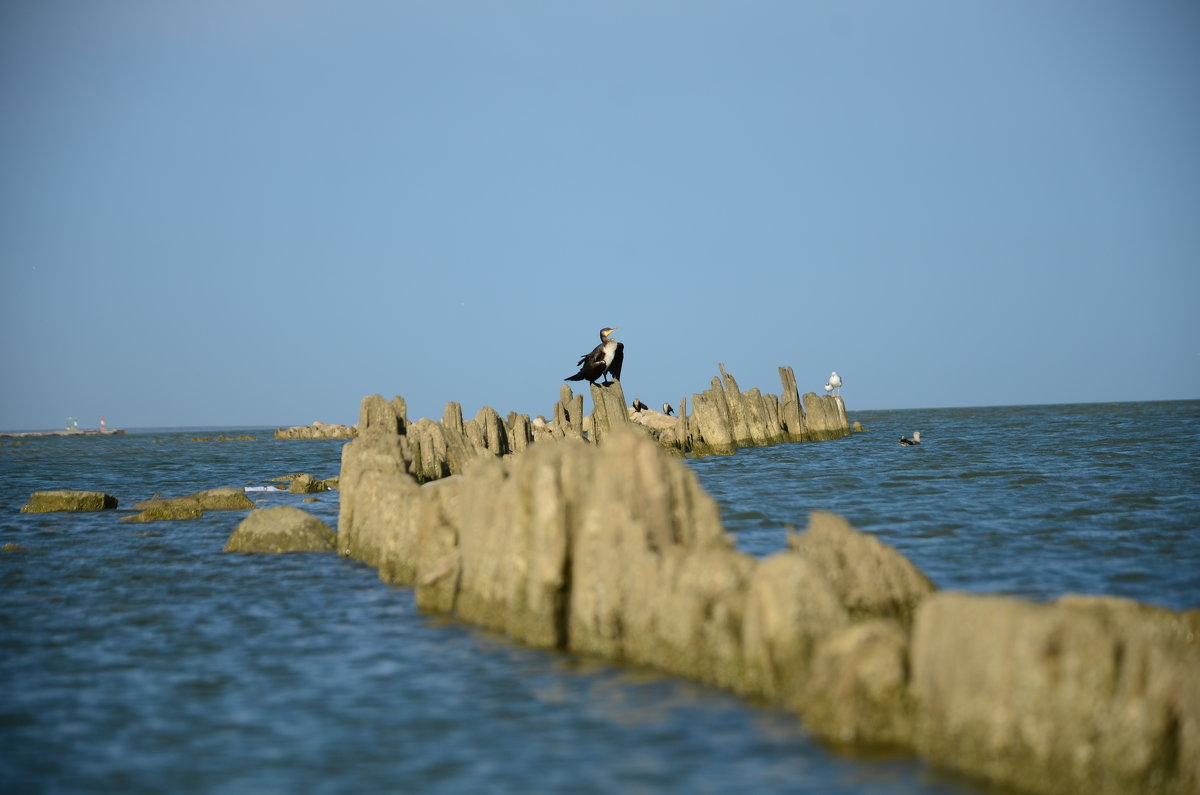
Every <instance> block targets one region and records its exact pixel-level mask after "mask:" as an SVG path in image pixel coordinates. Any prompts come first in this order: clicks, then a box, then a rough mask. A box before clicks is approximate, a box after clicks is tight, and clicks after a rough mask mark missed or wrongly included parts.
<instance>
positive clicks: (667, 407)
mask: <svg viewBox="0 0 1200 795" xmlns="http://www.w3.org/2000/svg"><path fill="white" fill-rule="evenodd" d="M673 411H674V409H672V408H671V404H670V403H664V404H663V414H666V415H667V416H668V417H670V416H671V414H672V412H673Z"/></svg>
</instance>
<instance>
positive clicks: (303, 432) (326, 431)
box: [275, 422, 356, 439]
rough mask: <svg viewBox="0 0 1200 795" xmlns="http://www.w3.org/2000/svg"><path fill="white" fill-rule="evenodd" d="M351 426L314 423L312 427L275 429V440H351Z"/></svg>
mask: <svg viewBox="0 0 1200 795" xmlns="http://www.w3.org/2000/svg"><path fill="white" fill-rule="evenodd" d="M355 433H356V430H355V428H354V426H353V425H336V424H334V425H330V424H328V423H325V422H314V423H313V424H312V425H293V426H292V427H291V428H276V429H275V438H276V439H353V438H354V435H355Z"/></svg>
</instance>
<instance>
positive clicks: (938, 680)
mask: <svg viewBox="0 0 1200 795" xmlns="http://www.w3.org/2000/svg"><path fill="white" fill-rule="evenodd" d="M722 370H723V368H722ZM722 375H723V376H724V377H725V379H724V380H722V381H720V382H718V381H717V379H714V385H713V390H711V391H710V393H706V395H705V397H704V398H703V400H702V401H701V400H697V401H695V402H694V405H695V406H698V405H699V404H700V403H701V402H703V401H709V402H710V405H711V404H712V403H715V402H716V401H717V400H718V399H719V398H720V396H719V395H717V394H716V392H717V390H718V389H719V391H720V392H721V393H724V400H725V402H726V405H729V403H730V400H729V398H730V394H731V391H732V390H730V389H729V388H728V387H729V384H730V383H731V382H732V379H730V378H729V377H728V374H727V373H724V371H723V372H722ZM785 383H786V382H785ZM592 394H593V398H594V399H595V401H596V408H595V410H594V411H593V414H592V415H591V418H590V422H591V425H590V430H589V431H588V432H587V435H588V439H587V440H586V441H585V440H584V438H583V433H584V431H583V426H582V419H581V418H580V414H581V405H582V397H581V396H575V395H569V394H568V393H566V392H564V395H563V397H564V399H563V400H561V401H560V404H559V406H558V407H556V419H555V423H554V425H555V426H556V428H554V429H551V431H550V432H549V433H550V436H551V438H550V440H548V441H545V442H539V443H536V444H533V443H531V442H533V440H534V438H536V437H534V435H533V431H532V430H530V431H529V432H528V433H527V434H526V435H525V436H523V437H522V436H520V435H518V437H517V438H524V440H525V449H524V451H523V452H522V453H521V454H520V455H505V453H506V451H507V450H508V449H511V448H505V447H504V444H505V443H506V441H507V443H509V444H511V441H510V440H509V437H508V435H507V434H508V432H509V429H510V427H512V426H513V425H515V426H516V427H517V428H518V429H521V428H523V427H526V426H525V425H524V424H523V423H522V422H521V421H520V420H517V421H516V422H515V423H514V422H511V421H510V423H505V422H503V421H501V420H500V418H499V417H498V416H493V415H494V412H492V413H491V414H489V413H487V412H486V411H481V415H479V416H477V418H476V421H475V423H474V425H475V426H476V428H475V430H471V429H470V426H469V425H468V423H467V422H462V423H461V430H460V427H459V423H460V421H461V414H459V415H458V416H457V417H456V416H455V414H456V412H455V411H453V410H451V408H449V407H448V411H447V418H446V419H444V420H443V422H442V423H432V422H431V421H429V420H423V421H420V422H417V423H411V424H409V423H407V421H406V420H405V419H404V403H403V401H402V400H401V399H399V398H397V399H394V400H393V401H392V402H390V403H389V402H387V401H385V400H384V399H383V398H382V397H380V396H378V395H372V396H368V397H367V398H365V399H364V400H363V404H362V407H361V412H360V419H359V425H358V437H357V438H356V439H355V440H354V441H353V442H351V443H349V444H347V445H346V446H345V448H343V455H342V470H341V474H340V483H341V489H342V491H341V501H340V510H339V515H338V532H337V535H336V543H337V548H338V552H339V553H340V554H342V555H344V556H348V557H352V558H355V559H357V560H360V561H362V562H364V563H367V564H368V565H371V566H373V567H375V568H376V569H377V570H378V571H379V574H380V577H381V578H382V579H384V580H385V581H387V582H390V583H394V584H397V585H406V586H411V587H413V588H414V589H415V594H416V600H417V604H418V606H419V607H420V608H421V609H422V610H425V611H428V612H432V613H440V614H449V615H454V616H456V617H458V618H460V619H462V620H463V621H466V622H468V623H471V624H475V625H478V626H482V627H486V628H489V629H494V630H497V631H501V632H503V633H505V634H507V635H508V636H510V637H512V638H514V639H516V640H518V641H520V642H523V643H527V644H530V645H532V646H535V647H541V648H548V649H557V650H561V651H565V652H571V653H580V654H589V655H597V656H600V657H603V658H605V659H609V660H612V661H615V662H622V663H629V664H635V665H647V666H651V667H654V668H657V669H660V670H662V671H665V672H669V673H674V674H678V675H681V676H685V677H689V678H694V679H698V680H700V681H704V682H708V683H711V684H714V685H718V686H721V687H725V688H728V689H730V690H732V691H734V692H737V693H740V694H743V695H745V696H748V697H750V698H753V699H756V700H765V701H768V702H771V703H777V704H780V705H783V706H784V707H786V708H788V709H789V710H792V711H793V712H795V713H796V714H797V715H798V716H799V717H800V718H802V719H803V720H804V722H805V723H806V725H807V726H808V727H809V728H810V729H811V730H812V731H813V732H814V733H816V734H817V735H819V736H821V737H823V738H825V739H827V740H829V741H831V742H833V743H836V744H842V743H848V744H854V745H860V746H861V745H868V746H871V745H887V746H893V747H899V748H904V749H908V750H910V751H912V752H915V753H918V754H920V755H921V756H923V757H925V758H926V759H929V760H930V761H932V762H934V763H936V764H938V765H940V766H944V767H948V768H953V769H956V770H959V771H961V772H964V773H966V774H969V775H971V776H974V777H978V778H981V779H985V780H990V781H993V782H998V783H1000V784H1002V785H1004V786H1009V787H1016V788H1018V789H1021V790H1025V791H1029V792H1039V793H1073V792H1092V793H1113V794H1114V795H1115V794H1116V793H1143V792H1144V793H1180V794H1182V793H1192V792H1197V791H1200V610H1189V611H1173V610H1167V609H1164V608H1160V607H1155V606H1151V605H1144V604H1139V603H1137V602H1133V601H1131V600H1126V599H1117V598H1110V597H1087V596H1076V597H1064V598H1063V599H1060V600H1058V601H1056V602H1053V603H1049V604H1037V603H1034V602H1030V601H1028V600H1023V599H1017V598H1012V597H1007V596H999V595H997V596H993V595H982V594H965V593H953V592H939V591H938V590H937V589H936V587H935V586H934V585H933V583H931V582H930V581H929V579H928V578H927V577H926V576H925V575H924V574H923V573H921V572H920V571H919V570H918V569H917V568H916V567H915V566H914V565H913V564H912V563H911V562H910V561H909V560H908V559H907V558H905V557H904V556H903V555H902V554H900V553H899V552H898V551H896V550H895V549H892V548H891V547H889V546H887V545H886V544H883V543H881V542H880V541H879V540H878V539H876V538H874V537H873V536H870V535H869V534H864V533H861V532H859V531H857V530H855V529H854V528H852V527H850V526H849V524H848V523H846V522H845V520H844V519H841V518H840V517H837V516H835V515H833V514H820V513H818V514H814V515H813V517H812V519H811V521H810V525H809V528H808V530H807V531H806V532H805V533H803V534H791V533H790V534H789V539H788V549H787V550H785V551H784V552H780V553H776V554H775V555H771V556H768V557H766V558H763V559H761V560H759V559H755V558H753V557H751V556H749V555H746V554H744V553H742V552H739V551H737V550H736V548H735V547H734V544H733V542H732V539H731V538H730V537H729V536H728V534H727V533H726V532H725V530H724V527H723V525H722V524H721V520H720V512H719V510H718V508H717V506H716V503H715V501H714V500H713V499H712V497H711V496H709V495H708V494H706V493H705V492H704V491H703V489H702V488H701V487H700V485H699V481H698V479H697V478H696V475H695V473H694V472H693V471H692V470H691V469H690V468H688V467H686V466H684V465H683V464H682V463H681V462H680V461H678V460H675V459H676V458H677V457H678V455H680V454H683V453H684V451H683V450H681V449H680V448H677V447H676V448H675V449H674V450H673V451H672V452H674V453H675V455H674V456H672V455H669V454H667V452H666V450H671V449H672V447H673V445H674V444H676V443H678V442H679V441H681V440H688V439H691V440H692V442H693V443H694V442H695V441H696V440H697V439H699V441H700V442H701V444H710V443H711V439H712V437H705V436H703V434H702V433H701V434H700V435H698V436H696V437H693V436H690V435H689V431H688V429H689V427H690V424H691V423H690V421H691V419H692V418H691V417H689V418H688V421H687V423H681V424H680V425H676V426H674V427H676V428H683V429H684V432H682V433H680V432H679V431H677V432H676V433H675V434H673V435H668V434H666V433H659V434H658V436H657V438H656V439H655V440H654V441H652V440H651V439H650V438H649V436H648V435H647V434H645V433H637V432H632V430H631V428H630V427H628V426H629V425H630V424H629V423H627V422H621V419H620V418H621V417H627V416H628V412H627V410H626V409H625V400H624V395H623V394H621V392H620V389H619V384H614V385H613V386H609V387H598V386H597V387H593V389H592ZM734 394H736V395H737V396H738V397H737V398H735V400H736V401H737V405H738V408H737V409H733V408H730V409H729V414H728V416H729V417H730V418H732V417H734V416H735V414H734V412H735V411H742V412H744V413H743V414H742V415H741V416H743V417H750V416H754V415H753V414H752V413H751V412H750V411H746V403H744V402H741V401H742V398H745V399H746V400H747V401H749V403H750V405H751V406H753V405H754V400H755V398H754V396H753V395H752V393H742V392H740V391H736V392H734ZM825 400H836V398H833V399H830V398H825ZM766 404H767V409H766V410H764V411H763V412H762V413H761V416H765V417H772V414H771V411H770V401H766ZM758 405H760V406H761V405H762V402H760V403H759V404H758ZM777 405H778V406H780V408H782V407H783V405H784V401H779V402H778V404H777ZM796 405H798V403H797V404H796ZM835 405H837V406H838V407H839V408H840V401H838V402H837V403H836V404H835ZM452 406H453V404H452ZM717 406H718V408H717V409H716V410H714V411H712V412H711V414H713V415H717V416H721V411H720V409H719V404H717ZM560 409H561V411H562V414H561V415H559V413H558V412H559V410H560ZM489 411H490V410H489ZM701 414H703V411H696V412H695V414H694V415H693V416H700V415H701ZM813 414H814V412H813V411H811V410H810V411H809V412H807V414H806V416H805V419H806V420H807V421H808V422H809V423H811V419H812V416H813ZM778 416H779V417H780V420H779V424H780V425H782V424H783V422H784V420H783V417H785V416H787V415H786V414H785V413H783V412H782V411H781V412H780V414H779V415H778ZM481 418H482V420H483V421H482V422H481V421H480V419H481ZM577 418H580V419H577ZM573 423H578V424H573ZM696 427H697V428H701V427H702V424H701V423H699V422H697V425H696ZM726 427H727V428H729V427H732V428H737V427H739V426H738V424H737V423H734V422H731V423H727V424H726ZM740 427H750V425H749V423H747V424H746V425H745V426H740ZM796 427H797V426H795V425H793V426H791V428H789V429H788V430H789V431H793V432H794V429H795V428H796ZM418 428H420V430H418ZM435 429H436V430H435ZM806 430H810V431H811V429H806ZM731 433H732V434H736V433H737V431H732V432H731ZM554 437H557V438H554ZM664 437H665V439H664ZM468 438H470V439H471V442H470V446H469V447H468V443H467V442H466V440H467V439H468ZM734 438H738V437H737V436H736V435H735V436H734ZM441 439H444V440H448V441H446V442H445V443H446V444H447V452H446V456H445V458H444V459H437V458H435V457H434V456H432V455H430V453H429V452H428V451H430V450H432V449H433V445H434V444H435V443H436V441H437V440H441ZM655 441H656V442H657V444H656V443H655ZM702 449H704V448H702ZM471 450H476V451H479V450H482V451H486V454H472V453H471ZM689 452H691V453H692V454H695V448H689ZM437 460H444V461H445V462H446V463H445V465H444V468H441V467H432V466H430V465H429V462H430V461H437ZM447 475H449V476H447ZM422 482H423V485H421V483H422Z"/></svg>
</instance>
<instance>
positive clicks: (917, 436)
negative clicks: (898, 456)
mask: <svg viewBox="0 0 1200 795" xmlns="http://www.w3.org/2000/svg"><path fill="white" fill-rule="evenodd" d="M920 443H921V432H920V431H913V435H912V438H911V439H907V438H905V437H903V436H901V437H900V444H902V445H904V446H905V447H912V446H913V445H914V444H920Z"/></svg>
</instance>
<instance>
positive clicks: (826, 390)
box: [825, 381, 833, 395]
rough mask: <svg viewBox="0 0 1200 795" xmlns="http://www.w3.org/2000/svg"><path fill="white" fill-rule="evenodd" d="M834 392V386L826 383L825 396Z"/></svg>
mask: <svg viewBox="0 0 1200 795" xmlns="http://www.w3.org/2000/svg"><path fill="white" fill-rule="evenodd" d="M832 391H833V384H831V383H829V382H828V381H826V382H825V394H826V395H828V394H829V393H830V392H832Z"/></svg>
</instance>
